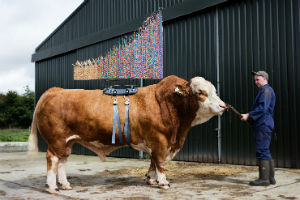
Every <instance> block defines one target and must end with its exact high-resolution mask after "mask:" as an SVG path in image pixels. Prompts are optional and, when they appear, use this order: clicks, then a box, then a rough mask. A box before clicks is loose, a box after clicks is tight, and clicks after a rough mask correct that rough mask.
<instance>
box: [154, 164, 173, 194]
mask: <svg viewBox="0 0 300 200" xmlns="http://www.w3.org/2000/svg"><path fill="white" fill-rule="evenodd" d="M156 174H157V182H158V185H159V187H160V188H162V189H169V188H170V184H169V182H168V181H167V177H166V175H165V173H164V172H163V171H162V172H160V170H159V169H158V168H157V167H156Z"/></svg>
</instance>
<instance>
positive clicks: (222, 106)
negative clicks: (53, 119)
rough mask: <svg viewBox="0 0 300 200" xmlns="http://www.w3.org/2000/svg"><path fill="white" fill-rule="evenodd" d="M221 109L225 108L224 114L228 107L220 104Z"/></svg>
mask: <svg viewBox="0 0 300 200" xmlns="http://www.w3.org/2000/svg"><path fill="white" fill-rule="evenodd" d="M219 106H220V107H221V108H223V110H222V112H224V111H225V110H226V109H227V108H228V107H227V106H226V105H222V104H219Z"/></svg>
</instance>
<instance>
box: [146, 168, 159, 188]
mask: <svg viewBox="0 0 300 200" xmlns="http://www.w3.org/2000/svg"><path fill="white" fill-rule="evenodd" d="M146 176H147V178H146V182H147V183H148V184H149V185H156V184H157V181H156V180H157V175H156V171H155V170H151V171H150V170H149V171H148V173H147V174H146Z"/></svg>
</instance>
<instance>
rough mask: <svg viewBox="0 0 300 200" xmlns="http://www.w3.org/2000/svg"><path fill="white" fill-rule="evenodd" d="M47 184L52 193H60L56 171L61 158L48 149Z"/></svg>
mask: <svg viewBox="0 0 300 200" xmlns="http://www.w3.org/2000/svg"><path fill="white" fill-rule="evenodd" d="M46 157H47V185H48V187H49V189H48V192H49V193H52V194H57V193H58V187H57V185H56V172H57V168H58V164H59V158H58V157H57V156H55V155H54V154H53V153H51V151H50V150H49V149H48V150H47V155H46Z"/></svg>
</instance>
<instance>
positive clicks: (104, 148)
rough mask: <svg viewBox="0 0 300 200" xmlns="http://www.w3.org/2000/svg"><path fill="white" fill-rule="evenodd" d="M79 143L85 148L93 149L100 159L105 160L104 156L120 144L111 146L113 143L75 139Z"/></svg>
mask: <svg viewBox="0 0 300 200" xmlns="http://www.w3.org/2000/svg"><path fill="white" fill-rule="evenodd" d="M76 142H77V143H79V144H80V145H82V146H84V147H85V148H87V149H89V150H91V151H93V152H94V153H95V154H97V155H98V156H99V158H100V159H101V160H102V161H105V157H106V156H107V155H109V154H110V153H111V152H113V151H114V150H117V149H119V148H120V147H121V146H113V145H105V144H102V143H101V142H99V141H97V140H96V141H89V142H88V141H84V140H78V141H76Z"/></svg>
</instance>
